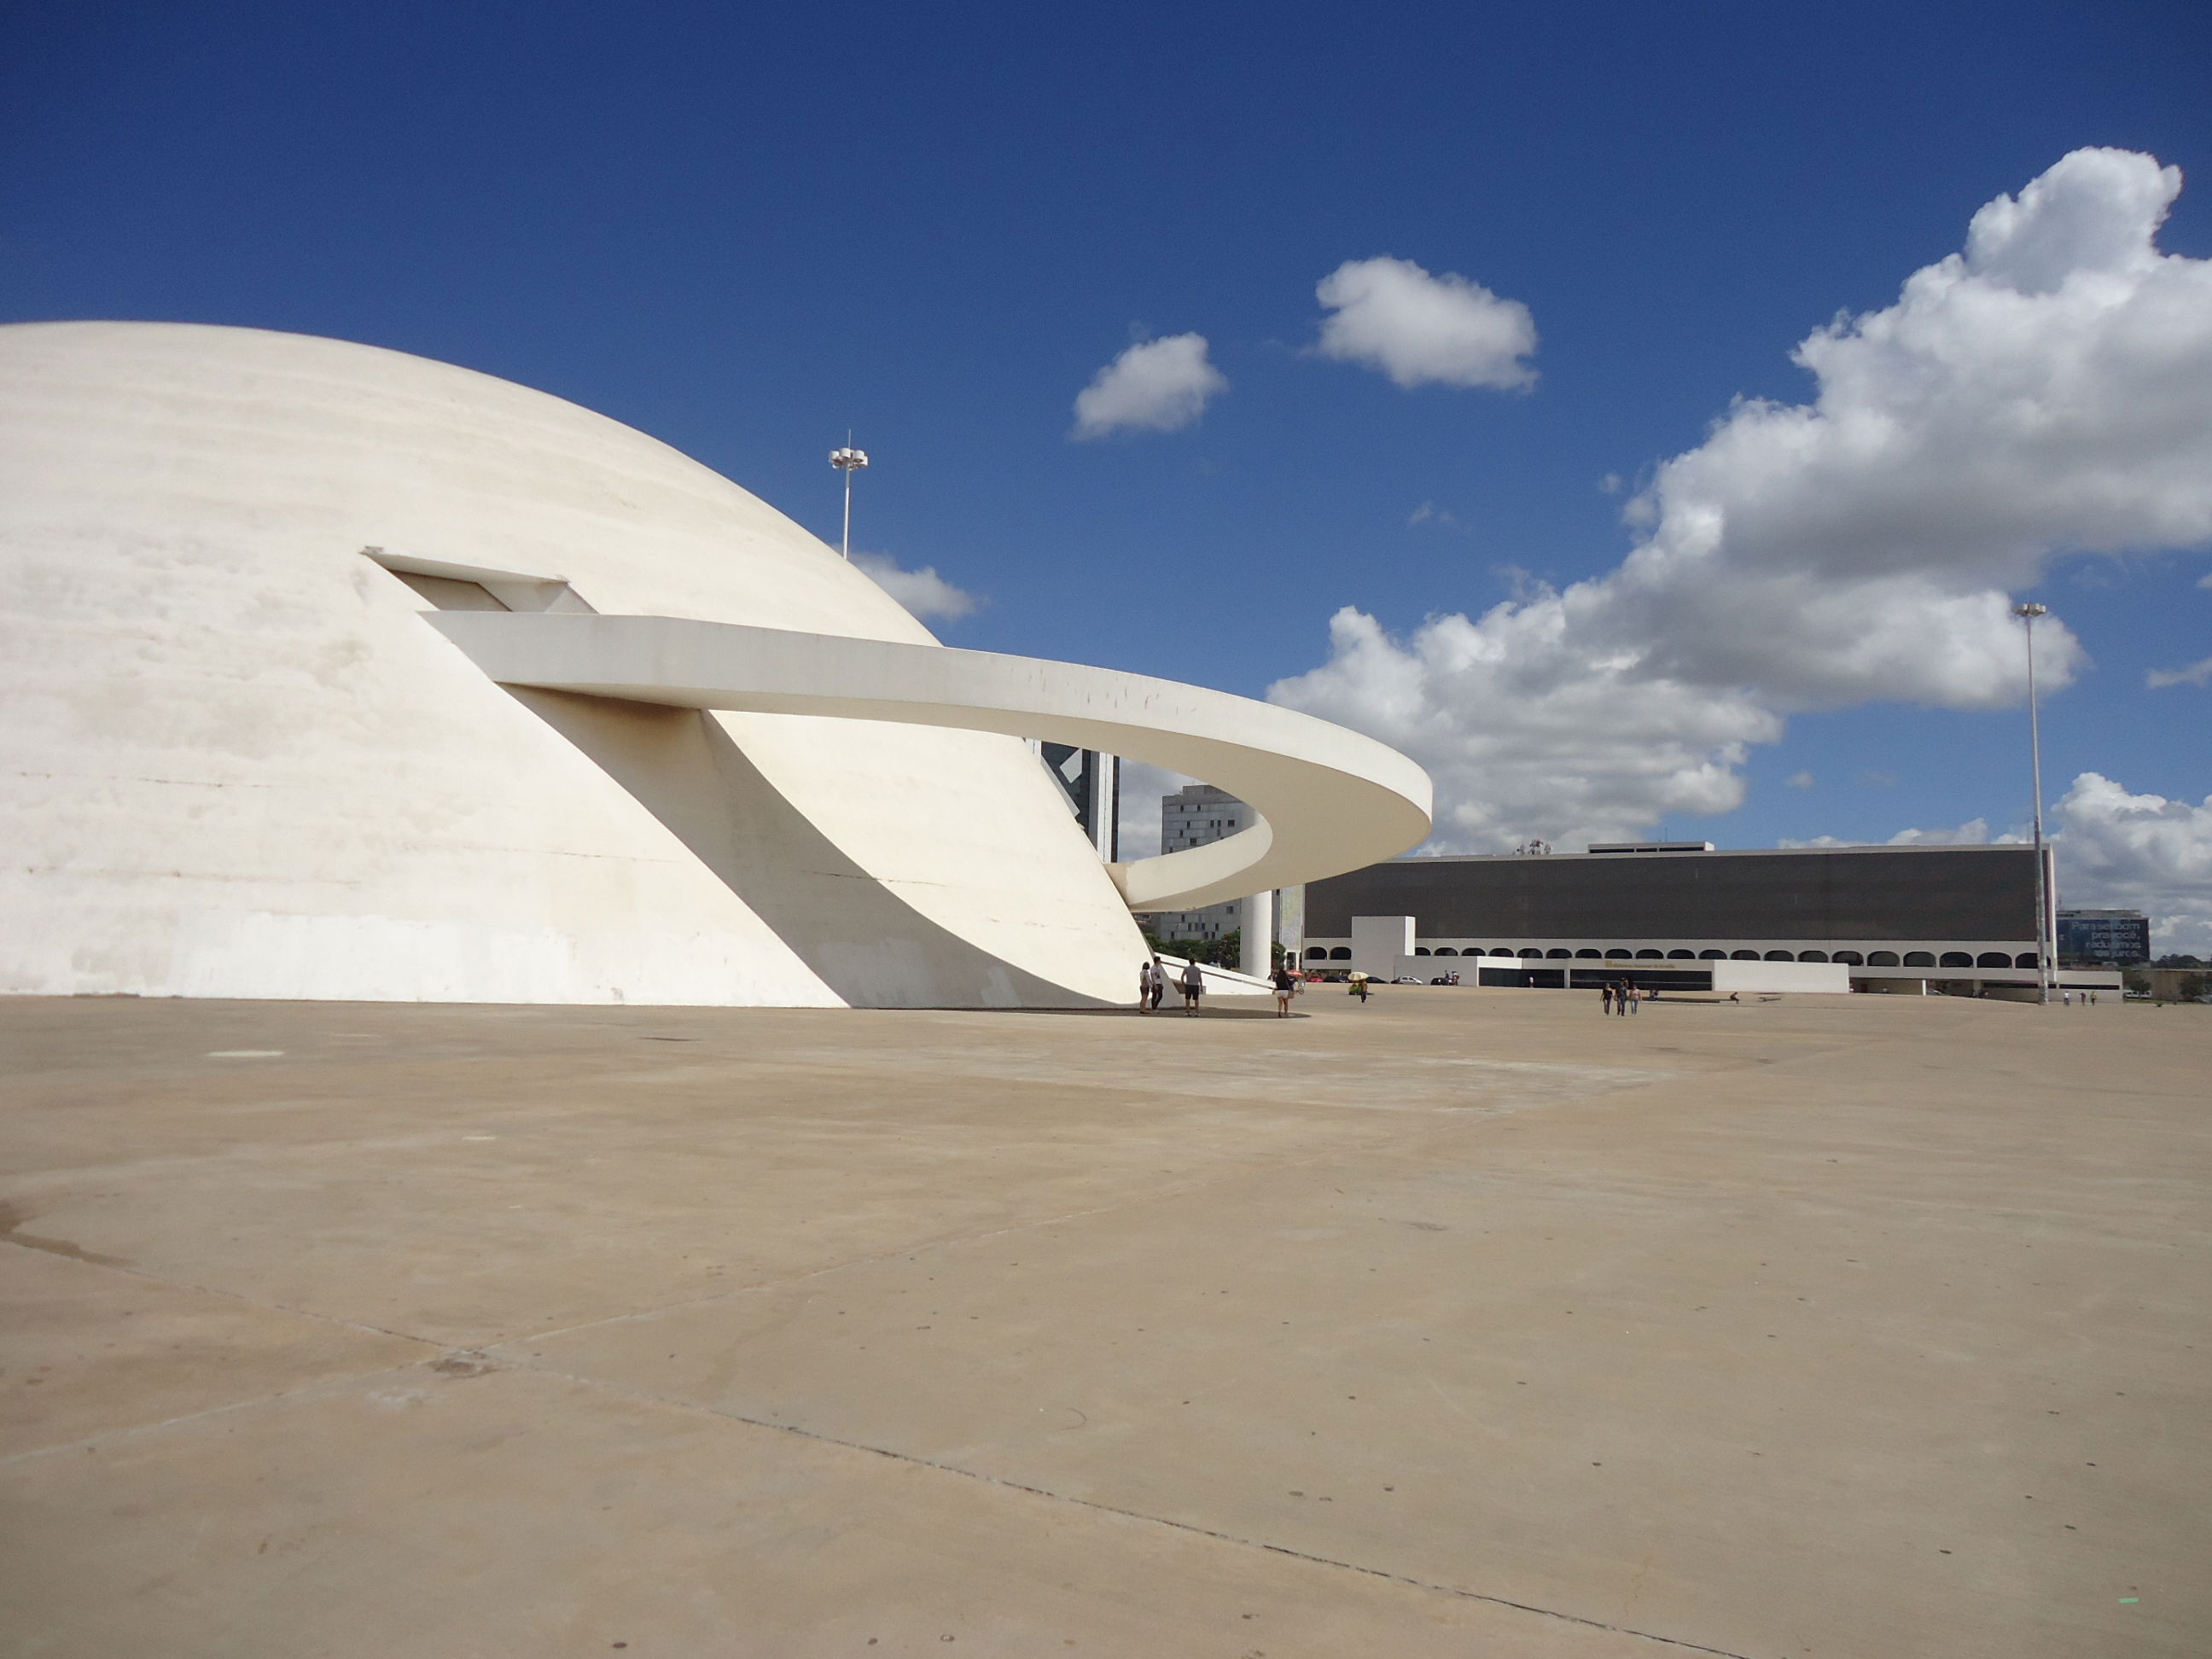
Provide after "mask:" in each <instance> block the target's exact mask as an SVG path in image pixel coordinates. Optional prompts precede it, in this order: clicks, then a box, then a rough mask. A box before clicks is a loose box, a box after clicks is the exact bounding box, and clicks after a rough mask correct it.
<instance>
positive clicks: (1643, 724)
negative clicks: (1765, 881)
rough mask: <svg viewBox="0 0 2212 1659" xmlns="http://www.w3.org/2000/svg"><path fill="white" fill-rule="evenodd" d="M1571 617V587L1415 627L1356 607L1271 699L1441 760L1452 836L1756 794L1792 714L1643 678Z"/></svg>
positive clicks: (1614, 825)
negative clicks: (1751, 777) (1750, 789)
mask: <svg viewBox="0 0 2212 1659" xmlns="http://www.w3.org/2000/svg"><path fill="white" fill-rule="evenodd" d="M1568 629H1569V623H1568V621H1567V617H1566V612H1565V607H1564V605H1562V604H1561V602H1560V599H1559V596H1557V595H1552V596H1550V597H1547V598H1537V599H1531V600H1528V601H1526V602H1522V601H1517V600H1508V601H1507V602H1505V603H1504V604H1502V605H1497V606H1494V607H1493V608H1492V609H1491V610H1490V611H1486V612H1485V613H1484V614H1483V615H1482V616H1481V617H1477V618H1474V619H1473V620H1470V619H1469V618H1468V617H1460V616H1451V617H1432V618H1431V619H1430V620H1429V621H1428V622H1427V623H1424V624H1423V625H1422V626H1421V627H1420V628H1419V629H1416V630H1415V631H1414V632H1413V635H1411V636H1410V637H1407V638H1405V639H1402V640H1401V639H1394V638H1393V637H1391V636H1390V635H1389V634H1388V633H1386V632H1385V631H1384V629H1383V626H1382V624H1380V623H1377V622H1376V620H1375V619H1374V618H1373V617H1369V616H1366V615H1364V614H1363V613H1362V612H1360V611H1357V610H1354V609H1352V608H1351V607H1350V606H1346V608H1345V609H1343V610H1341V611H1338V612H1337V613H1336V615H1335V616H1334V617H1331V618H1330V619H1329V643H1330V647H1331V649H1330V657H1329V660H1328V662H1327V663H1325V664H1324V665H1322V666H1321V667H1319V668H1316V669H1315V670H1314V671H1312V672H1311V673H1309V674H1304V675H1301V676H1300V677H1298V678H1296V679H1291V680H1283V681H1279V682H1278V683H1277V684H1275V685H1273V686H1272V687H1271V688H1269V690H1268V696H1269V697H1270V698H1272V699H1273V701H1274V702H1280V703H1285V704H1287V705H1288V706H1290V707H1291V708H1303V709H1305V710H1307V711H1308V712H1310V713H1312V714H1319V715H1322V717H1323V718H1325V719H1328V720H1337V721H1339V722H1340V723H1342V724H1344V725H1346V726H1353V727H1356V728H1357V729H1358V730H1360V731H1364V732H1370V733H1371V734H1372V735H1374V736H1376V737H1377V738H1381V739H1383V742H1385V743H1388V744H1392V745H1393V746H1394V747H1395V748H1398V749H1401V750H1405V751H1406V752H1407V754H1409V755H1412V756H1413V757H1414V758H1415V759H1417V760H1419V762H1420V763H1422V764H1423V765H1424V766H1425V767H1427V768H1428V769H1429V773H1430V775H1431V776H1432V777H1433V778H1434V779H1435V780H1436V784H1437V836H1436V844H1437V846H1438V847H1439V848H1445V849H1461V850H1472V851H1495V852H1503V851H1504V850H1506V849H1508V848H1510V847H1512V846H1513V845H1515V844H1516V842H1520V841H1522V840H1524V839H1526V838H1527V837H1528V836H1530V835H1541V836H1544V837H1545V839H1547V840H1550V841H1554V842H1558V843H1559V845H1561V846H1570V845H1574V844H1577V843H1578V842H1585V841H1623V840H1628V839H1632V838H1633V836H1635V835H1636V834H1637V833H1638V830H1639V829H1640V828H1641V827H1642V826H1644V825H1645V824H1648V823H1650V822H1651V821H1652V820H1653V819H1654V818H1656V817H1658V816H1659V815H1660V814H1662V813H1688V814H1693V815H1698V816H1704V815H1706V814H1710V813H1714V812H1725V811H1729V810H1730V809H1731V808H1734V807H1735V806H1739V805H1741V804H1742V802H1743V795H1744V787H1743V781H1742V778H1741V775H1740V774H1739V772H1738V771H1737V768H1739V767H1740V766H1741V764H1742V762H1743V759H1744V755H1745V751H1746V746H1747V744H1753V743H1771V742H1773V741H1774V740H1775V739H1776V738H1779V737H1780V736H1781V735H1782V721H1781V719H1780V717H1779V716H1778V715H1777V714H1774V713H1773V712H1772V711H1771V709H1768V708H1765V707H1763V706H1761V705H1760V704H1759V702H1757V701H1755V700H1754V699H1753V698H1752V697H1749V696H1744V695H1741V694H1736V693H1729V692H1719V693H1714V692H1710V691H1707V690H1705V689H1703V688H1700V687H1692V686H1685V685H1682V684H1679V683H1674V682H1669V681H1664V680H1660V681H1652V682H1649V683H1637V684H1632V683H1631V682H1630V681H1629V679H1628V678H1626V674H1625V673H1624V671H1623V670H1624V669H1625V668H1626V666H1627V665H1625V664H1621V663H1617V662H1606V661H1602V660H1599V659H1593V658H1591V657H1590V656H1589V655H1588V654H1587V653H1585V652H1584V651H1583V648H1582V647H1581V646H1580V643H1579V642H1578V641H1574V640H1572V639H1571V638H1569V637H1567V635H1568Z"/></svg>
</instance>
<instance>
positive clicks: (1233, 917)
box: [1152, 783, 1253, 939]
mask: <svg viewBox="0 0 2212 1659" xmlns="http://www.w3.org/2000/svg"><path fill="white" fill-rule="evenodd" d="M1252 819H1253V812H1252V809H1251V808H1250V807H1249V806H1247V805H1245V804H1244V803H1243V801H1241V800H1239V799H1237V797H1236V796H1234V795H1232V794H1231V793H1229V792H1228V791H1227V790H1225V789H1217V788H1215V787H1213V786H1212V784H1210V783H1192V784H1186V785H1184V786H1183V787H1182V788H1181V789H1178V790H1176V793H1174V794H1172V795H1169V796H1166V797H1164V799H1162V800H1161V802H1160V851H1161V852H1163V853H1180V852H1182V851H1183V850H1184V848H1190V847H1203V846H1205V845H1206V842H1210V841H1219V840H1220V839H1221V838H1222V837H1223V836H1233V835H1235V834H1236V833H1237V831H1238V830H1239V829H1249V828H1250V827H1251V824H1252ZM1243 921H1244V902H1243V900H1242V899H1231V900H1230V901H1229V902H1228V903H1226V904H1209V905H1207V906H1206V908H1204V909H1203V910H1167V911H1163V912H1161V913H1160V914H1159V915H1155V916H1154V917H1153V918H1152V933H1153V936H1154V937H1155V938H1157V939H1221V938H1224V937H1225V936H1226V935H1228V934H1230V933H1235V932H1236V931H1237V928H1239V927H1242V926H1243Z"/></svg>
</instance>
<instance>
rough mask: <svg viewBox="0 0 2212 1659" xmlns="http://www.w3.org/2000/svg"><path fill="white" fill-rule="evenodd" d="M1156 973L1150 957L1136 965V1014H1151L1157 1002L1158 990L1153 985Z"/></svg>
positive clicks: (1157, 970)
mask: <svg viewBox="0 0 2212 1659" xmlns="http://www.w3.org/2000/svg"><path fill="white" fill-rule="evenodd" d="M1158 972H1159V969H1157V968H1155V967H1153V966H1152V958H1151V957H1146V958H1145V959H1144V960H1143V961H1142V962H1140V963H1138V964H1137V1012H1139V1013H1140V1014H1149V1013H1151V1012H1152V1009H1153V1007H1154V1006H1156V1005H1157V1004H1158V1001H1159V994H1158V989H1159V987H1158V986H1156V985H1155V984H1154V983H1153V976H1154V975H1156V974H1158Z"/></svg>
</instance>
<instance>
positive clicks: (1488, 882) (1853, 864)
mask: <svg viewBox="0 0 2212 1659" xmlns="http://www.w3.org/2000/svg"><path fill="white" fill-rule="evenodd" d="M2048 857H2049V849H2048V848H2046V849H2045V858H2046V859H2048ZM2046 870H2047V871H2048V872H2050V874H2051V881H2050V883H2049V885H2048V890H2050V891H2051V892H2054V893H2055V892H2056V890H2057V887H2056V872H2055V869H2052V868H2051V866H2048V865H2046ZM2035 906H2036V896H2035V852H2034V849H2033V848H2027V847H2018V846H2001V847H1846V848H1787V849H1783V850H1778V851H1757V852H1715V851H1712V850H1710V849H1709V848H1706V847H1705V846H1704V845H1703V844H1702V843H1696V842H1692V843H1689V844H1688V845H1687V846H1686V847H1677V848H1666V847H1663V846H1660V845H1655V844H1650V843H1645V844H1641V845H1633V846H1631V847H1628V848H1623V849H1621V850H1618V851H1592V852H1589V853H1582V854H1553V855H1549V856H1541V855H1540V856H1533V857H1522V856H1498V857H1461V858H1407V859H1394V860H1390V861H1389V863H1387V864H1376V865H1370V866H1368V867H1367V868H1365V869H1364V870H1355V871H1352V872H1349V873H1347V874H1345V875H1341V876H1335V877H1332V878H1329V879H1328V880H1327V881H1318V882H1315V883H1312V884H1310V885H1309V886H1308V887H1307V889H1306V891H1305V917H1306V926H1305V957H1306V960H1307V962H1308V963H1324V964H1325V963H1328V962H1329V961H1332V960H1347V959H1348V958H1349V957H1350V956H1351V950H1350V946H1351V943H1352V940H1351V934H1352V918H1353V917H1354V916H1393V915H1396V916H1412V917H1413V918H1414V935H1415V940H1416V945H1415V953H1416V954H1417V955H1422V956H1431V957H1468V956H1474V957H1516V958H1519V959H1521V960H1522V961H1524V962H1525V961H1527V960H1528V959H1531V958H1534V959H1541V960H1545V961H1571V960H1590V959H1619V958H1622V957H1626V958H1631V959H1641V960H1644V961H1647V962H1652V961H1674V962H1684V961H1696V960H1700V959H1702V960H1706V961H1712V960H1717V959H1723V958H1734V959H1736V960H1751V959H1758V960H1764V961H1768V962H1814V963H1843V964H1844V965H1845V966H1847V967H1848V968H1850V969H1851V977H1852V979H1853V980H1854V981H1858V980H1859V979H1861V978H1862V977H1866V978H1869V979H1873V978H1881V977H1899V978H1902V977H1916V978H1919V979H1923V980H1928V981H1935V980H1954V981H1972V982H1973V983H1974V984H1976V985H1977V986H1979V985H1983V984H1987V985H1990V986H2003V985H2015V984H2033V981H2034V979H2035V948H2036V945H2035V934H2036V908H2035Z"/></svg>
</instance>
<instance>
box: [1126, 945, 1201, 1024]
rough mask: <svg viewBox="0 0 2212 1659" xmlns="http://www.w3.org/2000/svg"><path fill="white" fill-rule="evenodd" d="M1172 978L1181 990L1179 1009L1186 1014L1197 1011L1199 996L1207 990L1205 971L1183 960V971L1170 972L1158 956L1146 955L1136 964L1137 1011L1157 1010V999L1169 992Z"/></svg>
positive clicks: (1152, 1011)
mask: <svg viewBox="0 0 2212 1659" xmlns="http://www.w3.org/2000/svg"><path fill="white" fill-rule="evenodd" d="M1171 980H1172V981H1173V982H1174V984H1175V987H1176V989H1177V990H1179V991H1181V992H1182V1011H1183V1012H1185V1013H1186V1014H1194V1013H1196V1012H1198V999H1199V997H1200V995H1201V994H1203V993H1204V992H1205V990H1206V974H1205V972H1204V970H1202V969H1200V967H1199V965H1198V964H1197V963H1194V962H1187V963H1183V967H1182V973H1180V974H1172V975H1171V974H1170V973H1169V972H1168V970H1167V968H1166V967H1165V965H1164V964H1163V963H1161V961H1160V959H1159V958H1158V957H1146V958H1145V959H1144V960H1143V961H1142V962H1140V963H1138V964H1137V1012H1139V1013H1140V1014H1156V1013H1158V1012H1159V1011H1160V1000H1161V999H1162V998H1163V997H1164V996H1166V995H1167V994H1168V985H1169V982H1170V981H1171Z"/></svg>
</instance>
